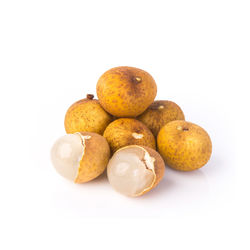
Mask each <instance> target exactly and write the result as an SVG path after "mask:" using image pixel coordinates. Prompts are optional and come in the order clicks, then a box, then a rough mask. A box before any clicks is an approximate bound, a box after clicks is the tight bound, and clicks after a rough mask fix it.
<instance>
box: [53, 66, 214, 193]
mask: <svg viewBox="0 0 250 250" xmlns="http://www.w3.org/2000/svg"><path fill="white" fill-rule="evenodd" d="M96 91H97V96H98V98H99V99H98V100H95V99H94V96H93V95H90V94H88V95H87V97H86V98H85V99H82V100H80V101H78V102H76V103H74V104H73V105H72V106H71V107H70V108H69V109H68V110H67V112H66V115H65V123H64V125H65V130H66V133H67V134H66V135H64V136H62V137H61V138H59V139H58V140H57V141H56V142H55V144H54V145H53V147H52V150H51V160H52V163H53V165H54V167H55V169H56V170H57V172H58V173H59V174H61V175H62V176H64V177H66V178H67V179H70V180H72V181H74V182H75V183H84V182H88V181H91V180H93V179H94V178H96V177H98V176H99V175H101V174H102V173H103V172H104V171H105V169H106V167H107V175H108V180H109V182H110V184H111V185H112V186H113V187H114V189H116V190H117V191H118V192H120V193H122V194H125V195H128V196H140V195H142V194H144V193H146V192H148V191H150V190H151V189H152V188H154V187H155V186H156V185H157V184H158V183H159V182H160V180H161V179H162V178H163V175H164V171H165V163H166V165H167V166H169V167H171V168H174V169H176V170H182V171H191V170H195V169H198V168H200V167H202V166H204V165H205V164H206V163H207V162H208V160H209V158H210V156H211V153H212V143H211V140H210V137H209V135H208V134H207V132H206V131H205V130H204V129H203V128H201V127H200V126H198V125H195V124H193V123H191V122H187V121H185V117H184V114H183V112H182V110H181V108H180V107H179V106H178V105H177V104H176V103H174V102H171V101H154V99H155V97H156V92H157V86H156V83H155V81H154V79H153V77H152V76H151V75H150V74H149V73H147V72H146V71H143V70H141V69H138V68H133V67H116V68H113V69H110V70H108V71H107V72H105V73H104V74H103V75H102V76H101V77H100V78H99V80H98V83H97V86H96ZM156 149H157V151H158V152H157V151H156Z"/></svg>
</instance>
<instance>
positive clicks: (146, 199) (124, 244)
mask: <svg viewBox="0 0 250 250" xmlns="http://www.w3.org/2000/svg"><path fill="white" fill-rule="evenodd" d="M249 13H250V8H249V1H240V0H237V1H223V0H216V1H215V0H211V1H198V0H197V1H157V0H154V1H138V0H137V1H136V0H133V1H52V0H50V1H11V0H9V1H1V2H0V83H1V91H0V95H1V96H0V104H1V123H0V127H1V130H0V131H1V140H0V141H1V175H0V192H1V194H0V197H1V206H0V210H1V213H0V230H1V240H0V248H1V249H103V248H104V249H155V248H156V249H171V250H173V249H193V250H195V249H225V248H227V249H230V248H231V249H249V247H250V245H249V240H248V239H247V237H249V223H250V219H249V211H250V207H249V190H250V189H249V175H250V164H249V160H248V158H249V133H250V132H249V125H250V124H249V110H248V109H249V106H250V105H249V91H247V86H248V85H249V82H250V73H249V69H250V61H249V58H250V46H249V45H250V38H249V30H250V27H249V26H250V17H249ZM119 65H129V66H135V67H139V68H142V69H144V70H147V71H148V72H149V73H151V74H152V76H153V77H154V78H155V80H156V82H157V84H158V95H157V99H168V100H172V101H175V102H176V103H177V104H179V105H180V106H181V108H182V109H183V111H184V113H185V116H186V119H187V120H189V121H192V122H194V123H197V124H199V125H201V126H202V127H204V128H205V129H206V130H207V131H208V133H209V134H210V135H211V138H212V141H213V155H212V158H211V161H210V162H209V163H208V164H207V166H205V167H204V168H202V169H201V170H199V171H196V172H191V173H182V172H176V171H173V170H171V169H169V168H167V169H166V175H165V178H164V180H163V181H162V182H161V183H160V185H159V186H158V187H157V188H156V189H155V190H153V191H151V192H150V193H149V194H148V195H145V196H143V197H141V198H137V199H131V198H127V197H123V196H121V195H120V194H118V193H116V192H115V191H114V190H112V189H111V187H110V185H109V184H108V183H107V179H106V178H105V176H103V177H101V178H98V179H96V180H95V181H93V182H90V183H87V184H85V185H76V184H73V183H71V182H69V181H67V180H64V179H63V178H62V177H61V176H59V175H58V174H57V173H56V171H55V170H54V169H53V167H52V165H51V162H50V159H49V155H50V154H49V152H50V148H51V146H52V144H53V142H54V141H55V140H56V139H57V138H58V137H60V136H61V135H63V134H64V127H63V121H64V114H65V112H66V110H67V108H68V107H69V105H71V104H72V103H73V102H75V101H76V100H78V99H81V98H83V97H84V96H85V95H86V94H87V93H95V84H96V82H97V80H98V77H99V76H100V75H101V74H102V73H103V72H104V71H106V70H107V69H109V68H111V67H114V66H119Z"/></svg>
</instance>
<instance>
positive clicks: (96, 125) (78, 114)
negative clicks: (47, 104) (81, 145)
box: [64, 94, 112, 135]
mask: <svg viewBox="0 0 250 250" xmlns="http://www.w3.org/2000/svg"><path fill="white" fill-rule="evenodd" d="M93 98H94V95H90V94H88V95H87V97H86V98H85V99H82V100H80V101H78V102H75V103H74V104H73V105H71V106H70V107H69V109H68V110H67V112H66V115H65V120H64V126H65V130H66V132H67V133H68V134H72V133H76V132H83V131H85V132H93V133H97V134H100V135H102V134H103V132H104V130H105V128H106V127H107V126H108V124H109V123H110V122H111V121H112V116H111V115H110V114H108V113H107V112H106V111H105V110H104V109H103V108H102V106H101V105H100V103H99V101H98V100H95V99H93Z"/></svg>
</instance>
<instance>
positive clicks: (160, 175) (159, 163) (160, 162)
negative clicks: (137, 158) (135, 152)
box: [142, 146, 165, 194]
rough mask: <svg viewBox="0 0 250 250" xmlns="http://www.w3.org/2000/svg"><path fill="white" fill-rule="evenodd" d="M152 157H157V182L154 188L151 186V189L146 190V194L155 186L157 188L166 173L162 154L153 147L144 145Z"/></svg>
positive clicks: (155, 167)
mask: <svg viewBox="0 0 250 250" xmlns="http://www.w3.org/2000/svg"><path fill="white" fill-rule="evenodd" d="M142 147H143V148H144V149H145V150H146V151H147V152H148V153H149V155H150V156H151V157H153V158H154V159H155V161H154V171H155V176H156V178H155V182H154V184H153V186H152V188H150V189H149V190H145V191H144V192H143V193H142V194H145V193H147V192H149V191H150V190H152V189H153V188H155V187H156V186H157V185H158V184H159V182H160V181H161V180H162V179H163V177H164V174H165V163H164V160H163V158H162V157H161V155H160V154H159V153H158V152H157V151H155V150H154V149H152V148H149V147H146V146H142Z"/></svg>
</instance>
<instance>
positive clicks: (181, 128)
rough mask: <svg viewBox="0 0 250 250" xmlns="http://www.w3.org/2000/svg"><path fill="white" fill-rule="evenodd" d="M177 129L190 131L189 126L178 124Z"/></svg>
mask: <svg viewBox="0 0 250 250" xmlns="http://www.w3.org/2000/svg"><path fill="white" fill-rule="evenodd" d="M176 129H177V130H182V131H188V130H189V129H188V128H187V127H184V128H183V127H182V126H177V128H176Z"/></svg>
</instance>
